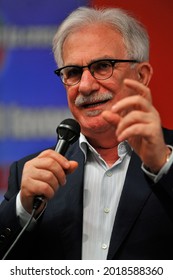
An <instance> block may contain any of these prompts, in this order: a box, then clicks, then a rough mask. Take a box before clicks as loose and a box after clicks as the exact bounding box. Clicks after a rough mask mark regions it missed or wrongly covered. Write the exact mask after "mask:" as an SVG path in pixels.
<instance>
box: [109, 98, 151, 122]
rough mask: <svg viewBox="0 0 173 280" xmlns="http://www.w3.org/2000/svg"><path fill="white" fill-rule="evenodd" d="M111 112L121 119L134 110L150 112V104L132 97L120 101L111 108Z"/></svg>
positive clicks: (142, 99) (143, 99)
mask: <svg viewBox="0 0 173 280" xmlns="http://www.w3.org/2000/svg"><path fill="white" fill-rule="evenodd" d="M111 110H112V112H113V113H118V114H119V115H121V116H122V117H124V116H125V115H127V114H128V113H129V112H131V111H134V110H141V111H144V112H149V111H151V110H152V104H151V103H150V102H148V100H146V99H145V98H143V97H141V96H139V95H134V96H129V97H126V98H123V99H121V100H120V101H118V102H117V103H116V104H115V105H113V106H112V109H111Z"/></svg>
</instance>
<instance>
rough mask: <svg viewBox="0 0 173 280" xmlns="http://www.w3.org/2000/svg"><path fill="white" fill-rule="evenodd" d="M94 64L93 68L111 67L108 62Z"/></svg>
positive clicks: (103, 68) (104, 68)
mask: <svg viewBox="0 0 173 280" xmlns="http://www.w3.org/2000/svg"><path fill="white" fill-rule="evenodd" d="M95 66H96V67H95V69H97V70H106V69H109V68H110V67H112V66H111V64H110V63H109V62H99V63H97V64H96V65H95Z"/></svg>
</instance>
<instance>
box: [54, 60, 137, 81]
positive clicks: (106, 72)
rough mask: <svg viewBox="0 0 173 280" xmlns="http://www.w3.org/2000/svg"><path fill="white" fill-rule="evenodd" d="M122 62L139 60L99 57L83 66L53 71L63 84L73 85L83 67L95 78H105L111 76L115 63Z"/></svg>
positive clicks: (65, 67)
mask: <svg viewBox="0 0 173 280" xmlns="http://www.w3.org/2000/svg"><path fill="white" fill-rule="evenodd" d="M124 62H129V63H138V62H139V61H138V60H135V59H132V60H129V59H101V60H97V61H94V62H92V63H90V64H88V65H85V66H76V65H68V66H64V67H62V68H59V69H57V70H55V71H54V73H55V74H56V75H57V76H59V77H60V78H61V81H62V82H63V84H65V85H67V86H74V85H76V84H77V83H79V82H80V80H81V77H82V74H83V69H84V68H88V70H89V71H90V73H91V75H92V76H93V77H94V78H95V79H97V80H106V79H109V78H110V77H111V76H112V74H113V70H114V68H115V65H116V64H118V63H124Z"/></svg>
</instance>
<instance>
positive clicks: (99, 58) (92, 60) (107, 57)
mask: <svg viewBox="0 0 173 280" xmlns="http://www.w3.org/2000/svg"><path fill="white" fill-rule="evenodd" d="M106 59H112V60H113V58H112V57H110V56H108V55H106V56H102V57H98V58H93V59H91V60H90V62H89V63H87V64H85V65H90V64H91V63H94V62H97V61H100V60H106ZM67 66H77V67H82V66H83V65H79V64H77V63H68V64H66V65H64V66H63V67H67Z"/></svg>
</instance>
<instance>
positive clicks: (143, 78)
mask: <svg viewBox="0 0 173 280" xmlns="http://www.w3.org/2000/svg"><path fill="white" fill-rule="evenodd" d="M136 70H137V79H138V81H139V82H141V83H142V84H144V85H146V86H148V84H149V82H150V80H151V77H152V75H153V68H152V66H151V65H150V63H148V62H141V63H139V64H138V66H137V68H136Z"/></svg>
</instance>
